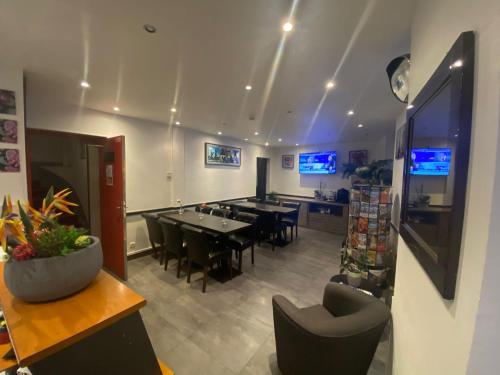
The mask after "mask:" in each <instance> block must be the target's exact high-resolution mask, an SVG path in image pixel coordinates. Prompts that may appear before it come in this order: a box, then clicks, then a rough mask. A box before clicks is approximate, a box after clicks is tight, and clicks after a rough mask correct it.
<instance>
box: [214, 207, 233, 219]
mask: <svg viewBox="0 0 500 375" xmlns="http://www.w3.org/2000/svg"><path fill="white" fill-rule="evenodd" d="M211 215H212V216H220V217H225V218H227V219H231V218H232V217H233V213H232V212H231V210H227V209H225V208H214V209H213V210H212V213H211Z"/></svg>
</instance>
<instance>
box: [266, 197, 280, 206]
mask: <svg viewBox="0 0 500 375" xmlns="http://www.w3.org/2000/svg"><path fill="white" fill-rule="evenodd" d="M264 203H265V204H269V205H271V206H279V205H280V201H275V200H274V199H266V200H265V201H264Z"/></svg>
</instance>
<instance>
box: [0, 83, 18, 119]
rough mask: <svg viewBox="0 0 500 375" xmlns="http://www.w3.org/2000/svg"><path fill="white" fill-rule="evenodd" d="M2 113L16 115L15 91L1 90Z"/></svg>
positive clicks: (0, 103)
mask: <svg viewBox="0 0 500 375" xmlns="http://www.w3.org/2000/svg"><path fill="white" fill-rule="evenodd" d="M0 113H3V114H6V115H15V114H16V94H15V93H14V91H10V90H2V89H0Z"/></svg>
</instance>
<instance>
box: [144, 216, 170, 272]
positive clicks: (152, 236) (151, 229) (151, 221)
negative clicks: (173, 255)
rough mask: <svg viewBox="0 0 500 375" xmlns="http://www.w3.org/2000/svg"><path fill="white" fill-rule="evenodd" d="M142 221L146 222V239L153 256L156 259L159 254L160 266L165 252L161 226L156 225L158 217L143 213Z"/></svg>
mask: <svg viewBox="0 0 500 375" xmlns="http://www.w3.org/2000/svg"><path fill="white" fill-rule="evenodd" d="M141 216H142V217H143V218H144V220H146V226H147V228H148V237H149V243H150V244H151V248H152V249H153V256H154V257H155V258H156V257H158V251H159V252H160V265H161V264H162V263H163V258H164V252H165V239H164V237H163V232H162V230H161V226H160V224H159V223H158V216H157V215H156V214H151V213H143V214H142V215H141Z"/></svg>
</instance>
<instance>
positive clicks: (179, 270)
mask: <svg viewBox="0 0 500 375" xmlns="http://www.w3.org/2000/svg"><path fill="white" fill-rule="evenodd" d="M181 263H182V257H181V255H180V254H179V255H177V278H178V279H179V278H180V277H181Z"/></svg>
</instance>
